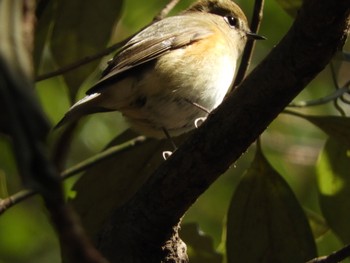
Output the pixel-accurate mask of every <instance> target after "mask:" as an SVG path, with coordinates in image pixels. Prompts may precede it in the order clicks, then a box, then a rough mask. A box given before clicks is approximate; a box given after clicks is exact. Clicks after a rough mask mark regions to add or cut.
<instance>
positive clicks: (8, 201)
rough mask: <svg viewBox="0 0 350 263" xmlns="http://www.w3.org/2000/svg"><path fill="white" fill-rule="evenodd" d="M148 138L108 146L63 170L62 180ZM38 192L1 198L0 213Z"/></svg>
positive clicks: (24, 191) (23, 191)
mask: <svg viewBox="0 0 350 263" xmlns="http://www.w3.org/2000/svg"><path fill="white" fill-rule="evenodd" d="M145 140H146V138H145V137H144V136H138V137H136V138H134V139H132V140H129V141H127V142H125V143H123V144H119V145H116V146H112V147H110V148H108V149H107V150H105V151H103V152H101V153H99V154H96V155H95V156H93V157H90V158H88V159H87V160H84V161H82V162H80V163H78V164H77V165H75V166H73V167H71V168H69V169H67V170H65V171H63V172H62V173H61V180H65V179H67V178H70V177H72V176H73V175H77V174H79V173H80V172H83V171H85V170H86V169H88V168H89V167H91V166H93V165H95V164H97V163H99V162H101V161H103V160H105V159H107V158H109V157H112V156H113V155H115V154H116V153H120V152H122V151H125V150H127V149H129V148H130V147H134V146H135V145H138V144H139V143H142V142H144V141H145ZM36 194H38V192H37V191H36V190H33V189H24V190H21V191H19V192H17V193H15V194H13V195H11V196H9V197H8V198H5V199H2V200H0V215H1V214H2V213H4V212H5V211H6V210H7V209H9V208H10V207H12V206H14V205H16V204H18V203H20V202H22V201H24V200H26V199H28V198H29V197H31V196H34V195H36Z"/></svg>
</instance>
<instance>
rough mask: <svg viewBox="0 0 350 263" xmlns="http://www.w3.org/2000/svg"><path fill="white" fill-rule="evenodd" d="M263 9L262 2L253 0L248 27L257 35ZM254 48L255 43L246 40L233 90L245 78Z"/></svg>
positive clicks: (261, 0)
mask: <svg viewBox="0 0 350 263" xmlns="http://www.w3.org/2000/svg"><path fill="white" fill-rule="evenodd" d="M263 9H264V0H255V5H254V11H253V16H252V21H251V25H250V30H251V31H252V32H254V33H257V32H258V31H259V28H260V24H261V21H262V17H263ZM254 46H255V41H254V40H252V39H250V40H248V42H247V44H246V46H245V48H244V52H243V55H242V62H241V65H240V67H239V69H238V71H237V75H236V78H235V82H234V83H233V88H235V87H237V86H238V85H239V84H240V83H241V82H242V81H243V79H244V78H245V75H246V74H247V71H248V68H249V65H250V61H251V59H252V54H253V50H254Z"/></svg>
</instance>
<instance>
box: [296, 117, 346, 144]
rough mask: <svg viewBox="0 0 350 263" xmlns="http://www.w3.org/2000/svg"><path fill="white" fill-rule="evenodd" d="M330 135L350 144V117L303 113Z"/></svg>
mask: <svg viewBox="0 0 350 263" xmlns="http://www.w3.org/2000/svg"><path fill="white" fill-rule="evenodd" d="M301 117H303V118H305V119H307V120H308V121H310V122H311V123H313V124H314V125H316V126H317V127H318V128H320V129H321V130H322V131H324V132H325V133H327V134H328V135H329V136H330V137H333V138H334V139H336V140H338V141H339V142H341V143H344V144H345V145H347V146H350V118H349V117H340V116H309V115H301Z"/></svg>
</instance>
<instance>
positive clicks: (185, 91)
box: [56, 0, 264, 139]
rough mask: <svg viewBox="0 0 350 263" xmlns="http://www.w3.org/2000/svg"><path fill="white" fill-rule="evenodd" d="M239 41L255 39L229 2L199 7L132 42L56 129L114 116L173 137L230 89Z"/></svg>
mask: <svg viewBox="0 0 350 263" xmlns="http://www.w3.org/2000/svg"><path fill="white" fill-rule="evenodd" d="M247 39H254V40H260V39H264V37H262V36H260V35H257V34H255V33H253V32H251V30H250V29H249V27H248V22H247V18H246V16H245V14H244V12H243V11H242V10H241V8H240V7H239V6H238V5H237V4H236V3H234V2H233V1H231V0H200V1H197V2H195V3H194V4H192V5H191V6H190V7H189V8H188V9H186V10H184V11H183V12H181V13H179V14H178V15H174V16H170V17H166V18H164V19H162V20H160V21H157V22H155V23H152V24H151V25H149V26H147V27H146V28H144V29H143V30H141V31H140V32H139V33H137V34H136V35H134V36H133V37H132V38H131V39H130V40H129V41H128V42H127V43H126V44H125V45H124V46H123V47H121V48H120V50H119V51H118V52H117V54H116V55H115V56H114V57H113V59H112V60H110V61H109V62H108V65H107V67H106V68H105V70H104V71H103V72H102V76H101V78H100V79H99V80H98V81H97V82H96V83H95V84H94V85H93V86H92V87H91V88H90V89H89V90H88V91H87V92H86V96H85V97H84V98H82V99H81V100H79V101H78V102H76V103H75V104H74V105H73V106H72V107H71V108H70V109H69V111H68V112H67V113H66V114H65V116H64V117H63V118H62V120H61V121H60V122H59V123H58V124H57V125H56V128H57V127H61V126H62V125H64V124H66V123H68V122H74V121H78V120H79V119H80V118H81V117H83V116H85V115H88V114H92V113H97V112H106V111H119V112H121V113H122V114H123V116H124V117H125V119H126V121H127V123H129V125H130V127H131V128H132V129H133V130H135V131H136V132H138V133H140V134H142V135H145V136H147V137H153V138H158V139H161V138H164V137H175V136H179V135H181V134H183V133H186V132H189V131H191V130H193V129H194V128H196V127H197V126H198V120H205V118H206V117H207V116H208V114H209V113H210V112H211V111H212V110H213V109H215V108H216V107H218V105H219V104H220V103H221V102H222V101H223V99H224V97H225V95H226V94H227V92H228V91H229V90H230V87H231V86H232V83H233V80H234V75H235V70H236V66H237V61H238V59H239V57H240V55H241V54H242V51H243V49H244V47H245V44H246V42H247Z"/></svg>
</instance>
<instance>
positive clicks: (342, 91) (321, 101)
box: [288, 82, 350, 108]
mask: <svg viewBox="0 0 350 263" xmlns="http://www.w3.org/2000/svg"><path fill="white" fill-rule="evenodd" d="M349 85H350V82H348V83H346V85H344V87H342V88H339V89H337V90H336V91H335V92H333V93H332V94H330V95H328V96H325V97H322V98H319V99H315V100H310V101H297V102H292V103H290V104H289V105H288V107H295V108H302V107H309V106H319V105H323V104H326V103H328V102H331V101H334V100H336V99H338V98H340V97H341V96H343V95H344V94H345V93H347V92H349V91H350V87H349Z"/></svg>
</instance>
